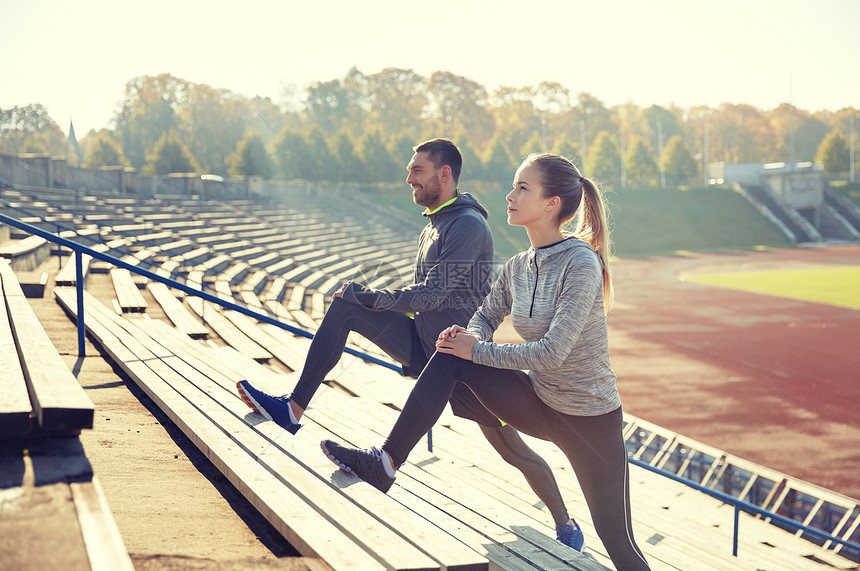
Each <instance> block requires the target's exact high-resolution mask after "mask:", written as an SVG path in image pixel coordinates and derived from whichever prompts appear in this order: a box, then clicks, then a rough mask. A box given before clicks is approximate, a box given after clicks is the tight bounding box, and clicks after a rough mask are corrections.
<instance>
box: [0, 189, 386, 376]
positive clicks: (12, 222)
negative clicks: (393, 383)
mask: <svg viewBox="0 0 860 571" xmlns="http://www.w3.org/2000/svg"><path fill="white" fill-rule="evenodd" d="M0 204H2V205H3V206H7V207H8V206H9V204H8V203H7V202H6V201H5V200H0ZM0 222H3V223H4V224H7V225H9V226H12V227H14V228H17V229H19V230H23V231H24V232H27V233H29V234H34V235H36V236H40V237H42V238H44V239H45V240H48V241H49V242H53V243H55V244H59V245H60V246H63V247H65V248H68V249H70V250H72V251H74V253H75V265H76V268H75V269H76V286H75V287H76V288H77V298H78V308H77V309H78V320H77V326H78V354H79V355H80V356H83V355H84V354H85V350H84V337H85V333H86V330H85V328H84V308H83V299H84V296H83V283H84V280H83V275H82V255H83V254H87V255H88V256H92V257H93V258H95V259H97V260H101V261H103V262H107V263H109V264H113V265H114V266H116V267H118V268H125V269H126V270H129V271H130V272H134V273H136V274H139V275H142V276H144V277H146V278H149V279H151V280H154V281H157V282H161V283H163V284H165V285H167V286H169V287H172V288H175V289H178V290H180V291H182V292H185V293H187V294H188V295H193V296H197V297H200V298H202V299H204V300H206V301H211V302H212V303H216V304H218V305H220V306H221V307H225V308H227V309H232V310H233V311H238V312H239V313H242V314H244V315H247V316H248V317H252V318H254V319H256V320H257V321H261V322H263V323H269V324H271V325H275V326H277V327H280V328H281V329H286V330H287V331H289V332H290V333H293V334H294V335H298V336H300V337H305V338H308V339H311V338H313V334H312V333H310V332H309V331H306V330H304V329H301V328H299V327H294V326H292V325H289V324H287V323H284V322H282V321H280V320H278V319H275V318H273V317H271V316H269V315H266V314H263V313H259V312H256V311H254V310H252V309H248V308H247V307H244V306H241V305H238V304H236V303H233V302H232V301H227V300H224V299H221V298H220V297H216V296H214V295H212V294H211V293H208V292H205V291H203V290H199V289H195V288H193V287H190V286H187V285H185V284H183V283H181V282H178V281H176V280H173V279H170V278H165V277H163V276H160V275H158V274H156V273H154V272H151V271H149V270H147V269H144V268H140V267H137V266H135V265H133V264H129V263H127V262H124V261H123V260H121V259H119V258H116V257H114V256H111V255H110V254H105V253H103V252H98V251H96V250H93V249H92V248H90V247H88V246H84V245H83V244H78V243H77V242H75V241H73V240H69V239H67V238H63V237H61V236H57V235H56V234H52V233H50V232H47V231H45V230H42V229H41V228H38V227H36V226H33V225H32V224H28V223H26V222H21V221H20V220H17V219H15V218H13V217H11V216H7V215H6V214H3V213H0ZM344 351H345V352H346V353H348V354H350V355H353V356H356V357H359V358H360V359H363V360H364V361H367V362H368V363H374V364H376V365H381V366H383V367H386V368H389V369H392V370H394V371H397V372H398V373H400V372H402V369H401V367H400V366H399V365H395V364H394V363H389V362H388V361H384V360H382V359H379V358H377V357H374V356H373V355H368V354H367V353H364V352H362V351H358V350H356V349H352V348H351V347H346V348H345V349H344Z"/></svg>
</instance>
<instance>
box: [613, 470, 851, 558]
mask: <svg viewBox="0 0 860 571" xmlns="http://www.w3.org/2000/svg"><path fill="white" fill-rule="evenodd" d="M628 461H629V462H630V463H631V464H633V465H635V466H639V467H640V468H645V469H646V470H649V471H651V472H654V473H656V474H660V475H661V476H665V477H666V478H669V479H670V480H674V481H676V482H680V483H682V484H684V485H686V486H689V487H691V488H693V489H694V490H698V491H700V492H703V493H705V494H708V495H709V496H712V497H714V498H717V499H718V500H720V501H723V502H725V503H727V504H729V505H732V506H734V509H735V517H734V532H733V534H732V555H734V556H735V557H737V555H738V533H739V525H740V512H741V511H742V510H743V511H746V512H750V513H752V514H755V515H760V516H763V517H766V518H770V519H771V520H772V521H775V522H777V523H780V524H782V525H786V526H789V527H792V528H794V529H796V530H798V531H803V532H804V533H808V534H810V535H812V536H814V537H816V538H818V539H821V540H822V541H829V542H831V543H835V544H839V545H843V546H845V547H850V548H852V549H856V550H858V551H860V544H858V543H854V542H852V541H849V540H845V539H842V538H839V537H836V536H835V535H833V534H831V533H827V532H826V531H822V530H820V529H818V528H815V527H810V526H808V525H804V524H802V523H800V522H798V521H796V520H793V519H791V518H788V517H785V516H783V515H780V514H778V513H775V512H772V511H770V510H766V509H764V508H760V507H759V506H757V505H755V504H751V503H749V502H746V501H744V500H741V499H738V498H736V497H734V496H731V495H729V494H726V493H724V492H720V491H718V490H714V489H712V488H708V487H707V486H703V485H702V484H699V483H698V482H694V481H693V480H689V479H687V478H684V477H683V476H679V475H677V474H673V473H672V472H668V471H666V470H662V469H660V468H656V467H654V466H652V465H650V464H648V463H647V462H643V461H642V460H637V459H635V458H628Z"/></svg>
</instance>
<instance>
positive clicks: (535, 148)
mask: <svg viewBox="0 0 860 571" xmlns="http://www.w3.org/2000/svg"><path fill="white" fill-rule="evenodd" d="M547 150H548V149H547V148H545V147H544V141H543V137H541V135H540V133H535V134H534V135H532V136H531V138H530V139H529V140H528V141H526V142H525V144H524V145H523V146H522V147H520V157H523V158H524V157H526V156H527V155H529V154H531V153H545V152H547Z"/></svg>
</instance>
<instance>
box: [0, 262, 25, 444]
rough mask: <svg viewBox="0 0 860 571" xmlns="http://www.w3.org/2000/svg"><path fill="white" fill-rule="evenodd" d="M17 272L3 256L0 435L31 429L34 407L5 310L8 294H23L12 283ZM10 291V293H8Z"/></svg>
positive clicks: (0, 277)
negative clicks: (13, 270) (14, 273)
mask: <svg viewBox="0 0 860 571" xmlns="http://www.w3.org/2000/svg"><path fill="white" fill-rule="evenodd" d="M13 278H14V275H13V274H12V270H11V269H10V268H9V262H8V261H6V260H0V284H2V290H3V299H2V300H0V355H4V357H3V358H2V359H0V394H2V395H3V398H2V399H0V435H17V434H26V433H27V432H29V431H30V414H31V413H32V412H33V407H32V405H31V404H30V395H29V393H28V392H27V383H26V381H25V379H24V371H23V370H22V369H21V362H20V361H19V360H18V349H17V347H16V346H15V338H14V336H13V334H12V326H11V324H10V322H9V314H8V313H7V310H6V295H17V296H19V297H22V296H23V295H24V294H23V292H21V293H17V292H20V288H18V289H17V292H16V288H14V287H13V285H12V279H13ZM6 291H9V292H10V294H7V293H6Z"/></svg>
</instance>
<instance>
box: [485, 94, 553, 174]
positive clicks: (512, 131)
mask: <svg viewBox="0 0 860 571" xmlns="http://www.w3.org/2000/svg"><path fill="white" fill-rule="evenodd" d="M492 104H493V107H492V112H493V116H494V117H495V119H496V134H499V133H504V134H505V138H506V139H507V140H508V141H516V142H517V145H520V144H522V143H521V142H522V141H528V140H529V139H530V138H531V137H532V136H533V135H534V134H538V135H540V132H541V123H540V121H541V119H540V115H541V114H540V111H538V110H537V109H536V108H535V106H534V101H533V94H532V89H531V88H530V87H522V88H514V87H505V86H503V87H500V88H499V89H497V90H496V91H495V92H494V93H493V97H492ZM488 144H489V145H492V144H493V143H492V141H491V142H490V143H488ZM492 175H493V176H498V173H492Z"/></svg>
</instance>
